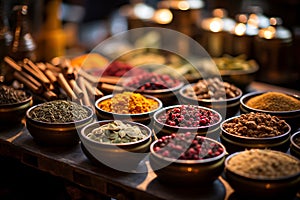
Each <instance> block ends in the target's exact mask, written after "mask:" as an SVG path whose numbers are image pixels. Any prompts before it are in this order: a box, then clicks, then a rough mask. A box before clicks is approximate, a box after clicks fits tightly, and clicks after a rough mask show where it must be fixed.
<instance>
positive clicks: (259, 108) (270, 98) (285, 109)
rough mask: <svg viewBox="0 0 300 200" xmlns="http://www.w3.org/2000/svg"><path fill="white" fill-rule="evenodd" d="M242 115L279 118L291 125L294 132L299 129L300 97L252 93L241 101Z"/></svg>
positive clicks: (274, 93)
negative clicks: (251, 113) (265, 115)
mask: <svg viewBox="0 0 300 200" xmlns="http://www.w3.org/2000/svg"><path fill="white" fill-rule="evenodd" d="M240 111H241V113H249V112H262V113H267V114H270V115H274V116H277V117H278V118H280V119H283V120H285V121H286V122H287V123H288V124H289V125H291V128H292V131H294V130H296V129H298V128H299V120H300V96H298V95H294V94H289V93H283V92H274V91H264V92H261V91H260V92H252V93H248V94H246V95H243V96H242V98H241V99H240Z"/></svg>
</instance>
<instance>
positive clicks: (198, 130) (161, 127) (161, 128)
mask: <svg viewBox="0 0 300 200" xmlns="http://www.w3.org/2000/svg"><path fill="white" fill-rule="evenodd" d="M182 106H194V107H195V108H197V109H202V110H205V111H209V112H211V113H213V114H215V115H216V116H217V118H218V119H217V120H216V121H215V122H213V123H212V124H210V125H205V126H189V127H186V126H182V127H181V126H176V125H175V126H171V125H168V124H166V123H165V122H161V121H159V117H160V116H162V115H166V113H168V112H169V111H170V110H172V109H174V108H181V107H182ZM191 117H192V118H194V117H195V116H191ZM153 118H154V123H153V130H154V131H155V134H156V135H157V136H158V137H161V136H165V135H171V134H172V133H178V132H192V133H194V134H197V135H202V136H206V137H209V138H212V139H216V140H217V139H219V134H220V133H219V132H220V123H221V121H222V116H221V115H220V113H218V112H217V111H215V110H213V109H210V108H206V107H203V106H195V105H173V106H168V107H164V108H162V109H160V110H158V111H156V112H155V114H154V116H153Z"/></svg>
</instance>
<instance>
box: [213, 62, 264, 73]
mask: <svg viewBox="0 0 300 200" xmlns="http://www.w3.org/2000/svg"><path fill="white" fill-rule="evenodd" d="M258 70H259V66H258V64H257V63H256V62H255V64H254V65H251V67H250V68H249V69H246V70H245V69H236V70H228V69H219V71H220V74H221V76H231V75H250V74H253V73H255V72H257V71H258Z"/></svg>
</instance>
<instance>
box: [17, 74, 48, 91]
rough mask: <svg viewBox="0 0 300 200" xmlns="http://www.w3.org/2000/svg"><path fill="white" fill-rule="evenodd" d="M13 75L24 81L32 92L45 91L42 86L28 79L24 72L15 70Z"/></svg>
mask: <svg viewBox="0 0 300 200" xmlns="http://www.w3.org/2000/svg"><path fill="white" fill-rule="evenodd" d="M13 76H14V77H15V79H17V80H18V81H20V82H22V83H23V84H24V85H25V86H26V87H27V88H28V89H29V90H31V91H32V92H34V93H37V94H41V93H42V92H43V88H42V87H38V86H36V85H35V84H34V83H33V82H31V80H29V79H27V78H26V76H24V74H22V73H21V72H19V71H14V73H13Z"/></svg>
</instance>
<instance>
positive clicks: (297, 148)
mask: <svg viewBox="0 0 300 200" xmlns="http://www.w3.org/2000/svg"><path fill="white" fill-rule="evenodd" d="M296 139H297V141H298V142H296ZM290 140H291V146H290V153H291V155H293V156H295V157H297V158H298V159H300V131H298V132H296V133H294V134H293V135H292V136H291V137H290Z"/></svg>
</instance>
